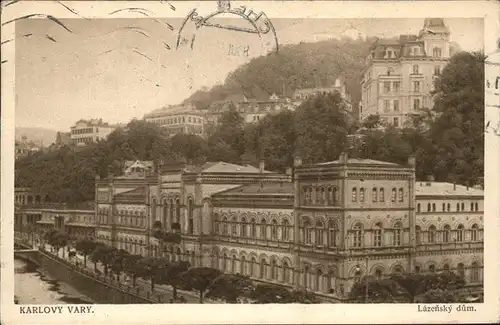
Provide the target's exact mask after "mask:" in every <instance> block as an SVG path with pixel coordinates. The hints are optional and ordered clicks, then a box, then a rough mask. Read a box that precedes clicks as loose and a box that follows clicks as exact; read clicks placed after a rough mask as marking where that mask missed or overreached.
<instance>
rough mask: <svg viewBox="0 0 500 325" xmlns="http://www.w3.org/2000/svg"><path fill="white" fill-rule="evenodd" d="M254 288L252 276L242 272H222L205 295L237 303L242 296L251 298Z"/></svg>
mask: <svg viewBox="0 0 500 325" xmlns="http://www.w3.org/2000/svg"><path fill="white" fill-rule="evenodd" d="M253 290H254V286H253V282H252V280H251V279H250V277H248V276H244V275H240V274H222V275H220V276H218V277H217V278H215V279H214V281H213V282H212V283H211V284H210V285H209V287H208V289H207V292H206V294H205V297H207V298H215V299H221V300H224V301H226V302H229V303H236V302H237V301H238V298H240V297H245V298H251V297H252V294H253Z"/></svg>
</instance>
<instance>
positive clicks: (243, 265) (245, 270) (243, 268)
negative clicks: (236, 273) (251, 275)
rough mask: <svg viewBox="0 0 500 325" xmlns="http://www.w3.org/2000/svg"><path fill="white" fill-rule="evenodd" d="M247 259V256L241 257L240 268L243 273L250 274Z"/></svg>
mask: <svg viewBox="0 0 500 325" xmlns="http://www.w3.org/2000/svg"><path fill="white" fill-rule="evenodd" d="M247 266H248V265H247V260H246V257H245V256H242V257H241V261H240V270H241V274H243V275H248V268H247Z"/></svg>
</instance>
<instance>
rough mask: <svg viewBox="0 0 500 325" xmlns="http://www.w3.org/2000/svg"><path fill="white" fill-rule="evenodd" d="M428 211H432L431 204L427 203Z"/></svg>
mask: <svg viewBox="0 0 500 325" xmlns="http://www.w3.org/2000/svg"><path fill="white" fill-rule="evenodd" d="M427 212H431V204H430V203H427Z"/></svg>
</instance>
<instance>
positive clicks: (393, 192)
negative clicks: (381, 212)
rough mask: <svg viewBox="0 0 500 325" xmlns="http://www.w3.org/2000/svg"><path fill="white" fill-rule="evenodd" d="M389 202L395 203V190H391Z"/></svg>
mask: <svg viewBox="0 0 500 325" xmlns="http://www.w3.org/2000/svg"><path fill="white" fill-rule="evenodd" d="M391 202H396V189H395V188H393V189H392V193H391Z"/></svg>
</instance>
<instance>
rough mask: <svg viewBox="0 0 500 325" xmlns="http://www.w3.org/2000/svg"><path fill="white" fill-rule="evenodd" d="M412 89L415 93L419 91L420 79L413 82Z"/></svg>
mask: <svg viewBox="0 0 500 325" xmlns="http://www.w3.org/2000/svg"><path fill="white" fill-rule="evenodd" d="M413 91H414V92H416V93H418V92H420V81H414V82H413Z"/></svg>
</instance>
